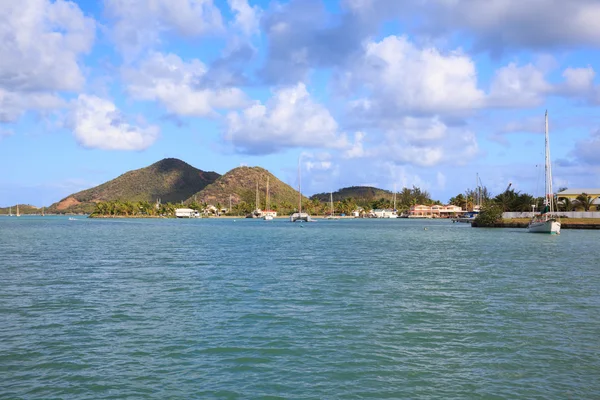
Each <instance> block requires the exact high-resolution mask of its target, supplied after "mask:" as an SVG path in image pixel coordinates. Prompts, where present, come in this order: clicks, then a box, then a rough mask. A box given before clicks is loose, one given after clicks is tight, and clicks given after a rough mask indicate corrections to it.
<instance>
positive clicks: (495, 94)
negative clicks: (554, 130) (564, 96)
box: [487, 63, 553, 107]
mask: <svg viewBox="0 0 600 400" xmlns="http://www.w3.org/2000/svg"><path fill="white" fill-rule="evenodd" d="M552 91H553V88H552V86H551V85H550V84H549V83H548V82H547V81H546V79H545V77H544V72H543V71H542V70H541V69H540V68H538V67H536V66H534V65H532V64H527V65H525V66H522V67H519V66H517V65H516V64H515V63H510V64H508V65H507V66H506V67H502V68H500V69H498V70H497V71H496V73H495V75H494V78H493V80H492V84H491V87H490V94H489V97H488V99H487V103H488V105H489V106H492V107H535V106H538V105H540V104H541V103H542V102H543V101H544V96H545V95H547V94H549V93H551V92H552Z"/></svg>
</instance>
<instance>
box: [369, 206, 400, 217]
mask: <svg viewBox="0 0 600 400" xmlns="http://www.w3.org/2000/svg"><path fill="white" fill-rule="evenodd" d="M373 215H375V218H398V214H397V213H396V210H392V209H389V208H385V209H381V208H376V209H375V210H373Z"/></svg>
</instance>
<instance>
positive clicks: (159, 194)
mask: <svg viewBox="0 0 600 400" xmlns="http://www.w3.org/2000/svg"><path fill="white" fill-rule="evenodd" d="M219 176H220V175H219V174H218V173H216V172H206V171H202V170H200V169H197V168H194V167H192V166H191V165H189V164H187V163H185V162H183V161H181V160H179V159H176V158H165V159H163V160H161V161H158V162H156V163H154V164H152V165H150V166H148V167H145V168H140V169H136V170H133V171H129V172H126V173H124V174H123V175H121V176H119V177H117V178H115V179H113V180H111V181H108V182H106V183H103V184H101V185H99V186H96V187H93V188H91V189H87V190H83V191H81V192H78V193H74V194H72V195H69V196H67V197H65V198H64V199H62V200H61V201H59V202H58V203H54V204H52V205H51V206H50V207H48V211H47V212H49V213H91V212H93V211H94V209H95V207H96V203H98V202H101V201H117V200H119V201H130V202H138V201H146V202H154V201H156V199H161V201H162V202H181V201H184V200H185V199H187V198H189V197H190V196H191V195H192V194H194V193H197V192H198V191H200V190H202V189H203V188H204V187H206V186H207V185H209V184H211V183H213V182H214V181H215V180H216V179H217V178H219Z"/></svg>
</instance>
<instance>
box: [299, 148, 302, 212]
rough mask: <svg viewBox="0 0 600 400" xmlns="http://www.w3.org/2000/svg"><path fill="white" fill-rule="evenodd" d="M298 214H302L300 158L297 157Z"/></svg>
mask: <svg viewBox="0 0 600 400" xmlns="http://www.w3.org/2000/svg"><path fill="white" fill-rule="evenodd" d="M298 212H299V213H302V177H301V175H300V157H298Z"/></svg>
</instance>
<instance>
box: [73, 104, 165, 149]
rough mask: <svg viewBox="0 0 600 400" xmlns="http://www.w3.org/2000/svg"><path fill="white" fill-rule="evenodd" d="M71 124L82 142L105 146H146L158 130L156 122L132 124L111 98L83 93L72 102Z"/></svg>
mask: <svg viewBox="0 0 600 400" xmlns="http://www.w3.org/2000/svg"><path fill="white" fill-rule="evenodd" d="M70 125H71V128H72V129H73V133H74V135H75V138H76V139H77V142H78V143H79V144H80V145H82V146H83V147H87V148H96V149H103V150H144V149H146V148H148V147H150V146H151V145H152V144H153V143H154V142H155V141H156V139H157V138H158V134H159V128H158V127H157V126H155V125H150V126H144V127H140V126H135V125H131V124H129V123H128V122H126V121H125V120H124V118H123V115H122V114H121V113H120V112H119V110H118V109H117V108H116V106H115V105H114V104H113V103H112V102H110V101H108V100H105V99H101V98H99V97H96V96H88V95H84V94H81V95H79V97H78V98H77V100H76V101H75V102H74V104H73V107H72V110H71V114H70Z"/></svg>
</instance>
